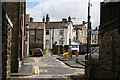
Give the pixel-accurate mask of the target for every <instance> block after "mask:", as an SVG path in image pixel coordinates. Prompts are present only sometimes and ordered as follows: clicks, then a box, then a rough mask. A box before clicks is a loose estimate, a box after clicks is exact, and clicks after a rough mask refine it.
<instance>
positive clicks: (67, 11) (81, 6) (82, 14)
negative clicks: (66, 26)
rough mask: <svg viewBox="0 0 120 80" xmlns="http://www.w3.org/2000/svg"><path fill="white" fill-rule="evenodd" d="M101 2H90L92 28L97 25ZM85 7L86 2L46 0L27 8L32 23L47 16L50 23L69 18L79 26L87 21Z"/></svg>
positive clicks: (79, 0) (97, 0)
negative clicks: (32, 19)
mask: <svg viewBox="0 0 120 80" xmlns="http://www.w3.org/2000/svg"><path fill="white" fill-rule="evenodd" d="M100 1H103V0H92V1H91V3H92V5H93V6H92V7H91V21H92V25H93V27H96V26H98V24H99V11H100V10H99V4H100ZM87 6H88V0H47V1H44V2H42V3H39V4H38V5H36V6H34V7H33V8H27V13H29V14H30V15H31V16H32V17H33V18H34V21H37V22H39V21H41V20H42V17H43V16H46V14H49V16H50V20H51V21H60V20H62V18H68V16H71V17H73V18H76V19H74V20H73V22H74V24H81V23H82V21H87Z"/></svg>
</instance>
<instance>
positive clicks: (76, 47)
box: [71, 43, 79, 54]
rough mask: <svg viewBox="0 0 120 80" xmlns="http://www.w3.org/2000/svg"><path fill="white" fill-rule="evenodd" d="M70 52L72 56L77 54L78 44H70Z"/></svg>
mask: <svg viewBox="0 0 120 80" xmlns="http://www.w3.org/2000/svg"><path fill="white" fill-rule="evenodd" d="M71 51H72V53H73V54H75V52H76V51H77V52H79V43H71Z"/></svg>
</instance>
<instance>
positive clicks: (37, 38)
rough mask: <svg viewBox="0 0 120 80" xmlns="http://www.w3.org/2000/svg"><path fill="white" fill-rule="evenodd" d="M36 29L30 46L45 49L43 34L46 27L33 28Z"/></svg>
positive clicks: (31, 36)
mask: <svg viewBox="0 0 120 80" xmlns="http://www.w3.org/2000/svg"><path fill="white" fill-rule="evenodd" d="M32 30H34V31H35V35H30V48H31V49H32V48H36V47H39V48H42V49H43V36H44V29H36V30H35V29H32Z"/></svg>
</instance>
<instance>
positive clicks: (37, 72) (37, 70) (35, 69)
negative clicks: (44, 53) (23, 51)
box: [33, 59, 40, 75]
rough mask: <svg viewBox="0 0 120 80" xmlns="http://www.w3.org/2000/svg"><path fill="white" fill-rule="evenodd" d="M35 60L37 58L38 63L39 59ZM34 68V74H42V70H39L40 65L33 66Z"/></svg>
mask: <svg viewBox="0 0 120 80" xmlns="http://www.w3.org/2000/svg"><path fill="white" fill-rule="evenodd" d="M34 60H35V63H38V59H34ZM33 69H34V72H33V74H37V75H39V74H40V71H39V67H38V66H33Z"/></svg>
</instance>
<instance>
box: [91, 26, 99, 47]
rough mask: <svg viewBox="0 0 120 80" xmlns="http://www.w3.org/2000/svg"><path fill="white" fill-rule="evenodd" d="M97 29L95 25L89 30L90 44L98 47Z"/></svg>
mask: <svg viewBox="0 0 120 80" xmlns="http://www.w3.org/2000/svg"><path fill="white" fill-rule="evenodd" d="M98 30H99V29H98V28H97V27H96V28H95V29H92V31H91V46H92V47H98V32H99V31H98Z"/></svg>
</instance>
